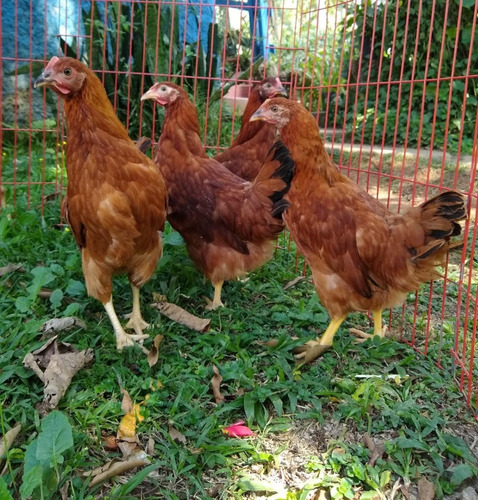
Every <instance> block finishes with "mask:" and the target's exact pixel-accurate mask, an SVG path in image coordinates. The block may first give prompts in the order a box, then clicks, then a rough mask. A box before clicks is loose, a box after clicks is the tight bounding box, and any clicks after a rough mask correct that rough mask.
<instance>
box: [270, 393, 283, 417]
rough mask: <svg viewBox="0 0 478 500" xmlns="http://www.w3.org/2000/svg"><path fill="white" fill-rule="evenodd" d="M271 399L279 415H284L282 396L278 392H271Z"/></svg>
mask: <svg viewBox="0 0 478 500" xmlns="http://www.w3.org/2000/svg"><path fill="white" fill-rule="evenodd" d="M269 399H270V401H271V403H272V405H273V406H274V410H275V411H276V413H277V415H279V417H282V414H283V412H284V409H283V405H282V400H281V398H280V397H279V396H278V395H277V394H271V395H270V396H269Z"/></svg>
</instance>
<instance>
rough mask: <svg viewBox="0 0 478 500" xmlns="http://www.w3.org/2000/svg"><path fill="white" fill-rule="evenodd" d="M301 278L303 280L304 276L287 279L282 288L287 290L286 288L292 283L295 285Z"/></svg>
mask: <svg viewBox="0 0 478 500" xmlns="http://www.w3.org/2000/svg"><path fill="white" fill-rule="evenodd" d="M303 280H305V276H297V277H296V278H294V279H293V280H292V281H289V282H288V283H286V284H285V285H284V290H287V289H288V288H291V287H293V286H294V285H297V283H299V282H300V281H303Z"/></svg>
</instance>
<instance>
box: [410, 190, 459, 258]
mask: <svg viewBox="0 0 478 500" xmlns="http://www.w3.org/2000/svg"><path fill="white" fill-rule="evenodd" d="M420 208H421V220H422V224H423V227H424V229H425V232H426V234H427V237H428V242H427V244H426V245H425V246H424V247H422V248H421V251H420V252H419V254H418V255H416V257H415V258H416V259H426V258H427V257H430V256H431V255H432V254H434V253H436V252H437V251H439V250H440V249H441V248H443V247H444V246H445V245H446V249H448V248H449V247H450V243H449V240H450V238H451V237H452V236H458V235H459V234H460V233H461V226H460V224H458V221H461V220H463V219H466V217H467V211H466V205H465V197H464V196H463V195H462V194H460V193H458V192H456V191H447V192H445V193H441V194H439V195H438V196H435V197H434V198H432V199H430V200H428V201H426V202H425V203H422V205H420Z"/></svg>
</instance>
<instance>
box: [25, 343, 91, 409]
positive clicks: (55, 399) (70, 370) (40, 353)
mask: <svg viewBox="0 0 478 500" xmlns="http://www.w3.org/2000/svg"><path fill="white" fill-rule="evenodd" d="M92 360H93V350H92V349H88V350H86V351H78V350H77V349H75V348H74V347H73V346H71V345H70V344H66V343H64V342H57V337H56V336H55V337H53V338H51V339H50V340H49V341H48V342H47V343H46V344H45V345H44V346H43V347H41V348H40V349H37V350H36V351H33V352H32V353H28V354H27V355H26V356H25V357H24V358H23V365H24V366H25V367H26V368H30V369H31V370H33V371H34V372H35V374H36V375H37V376H38V378H39V379H40V380H41V381H42V382H43V383H44V385H45V387H44V389H43V393H44V394H45V396H44V398H43V401H42V402H41V403H40V405H39V407H38V411H39V412H40V413H41V414H46V413H48V412H49V411H51V410H53V409H54V408H56V407H57V405H58V403H59V402H60V399H61V398H62V397H63V395H64V394H65V392H66V390H67V389H68V387H69V386H70V383H71V380H72V379H73V377H74V375H75V374H76V372H78V371H79V370H81V369H82V368H83V367H84V366H85V365H86V364H88V363H90V362H91V361H92Z"/></svg>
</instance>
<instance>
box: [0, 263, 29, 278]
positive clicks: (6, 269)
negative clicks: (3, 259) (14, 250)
mask: <svg viewBox="0 0 478 500" xmlns="http://www.w3.org/2000/svg"><path fill="white" fill-rule="evenodd" d="M14 272H17V273H24V272H25V268H24V267H23V266H22V265H21V264H12V263H11V262H9V263H8V264H7V265H6V266H3V267H0V276H4V275H5V274H8V273H14Z"/></svg>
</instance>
